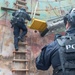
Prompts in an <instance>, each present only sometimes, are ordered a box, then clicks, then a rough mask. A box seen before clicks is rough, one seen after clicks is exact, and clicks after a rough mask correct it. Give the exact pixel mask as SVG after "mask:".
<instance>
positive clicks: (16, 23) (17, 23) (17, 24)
mask: <svg viewBox="0 0 75 75" xmlns="http://www.w3.org/2000/svg"><path fill="white" fill-rule="evenodd" d="M12 16H13V18H12V20H11V25H12V27H13V28H14V45H15V50H16V51H17V50H18V42H19V40H21V41H23V37H24V36H25V35H26V34H27V28H26V25H25V20H28V21H31V18H30V16H29V15H28V13H27V12H26V10H25V9H24V8H21V9H19V10H17V11H15V12H13V13H12ZM20 29H21V30H22V33H21V34H20Z"/></svg>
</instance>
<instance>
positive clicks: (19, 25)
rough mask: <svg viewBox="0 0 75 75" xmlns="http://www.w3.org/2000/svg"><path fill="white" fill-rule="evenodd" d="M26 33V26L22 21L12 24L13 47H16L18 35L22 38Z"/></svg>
mask: <svg viewBox="0 0 75 75" xmlns="http://www.w3.org/2000/svg"><path fill="white" fill-rule="evenodd" d="M20 30H22V33H21V34H20ZM26 34H27V28H26V26H25V25H24V24H23V23H17V24H15V25H14V46H15V48H17V47H18V42H19V40H18V37H19V36H20V37H21V38H23V37H24V36H25V35H26Z"/></svg>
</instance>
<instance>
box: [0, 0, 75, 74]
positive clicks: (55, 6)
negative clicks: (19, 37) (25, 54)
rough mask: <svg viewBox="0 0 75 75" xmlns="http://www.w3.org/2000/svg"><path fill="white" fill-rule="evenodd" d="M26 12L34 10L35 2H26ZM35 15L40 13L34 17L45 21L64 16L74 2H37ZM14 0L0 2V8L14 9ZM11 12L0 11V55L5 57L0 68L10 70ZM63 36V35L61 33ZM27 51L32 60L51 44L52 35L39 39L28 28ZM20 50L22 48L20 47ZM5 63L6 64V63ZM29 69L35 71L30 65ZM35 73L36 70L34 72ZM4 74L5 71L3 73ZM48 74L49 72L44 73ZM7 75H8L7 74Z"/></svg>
mask: <svg viewBox="0 0 75 75" xmlns="http://www.w3.org/2000/svg"><path fill="white" fill-rule="evenodd" d="M26 1H27V6H28V11H30V12H32V11H34V10H35V6H36V2H37V0H26ZM38 1H39V2H38V7H37V11H36V12H37V13H40V16H37V15H35V18H38V19H41V20H45V21H47V20H48V19H52V18H56V17H58V16H62V15H65V13H67V11H68V10H70V8H71V7H74V5H75V0H38ZM15 2H16V0H0V8H1V7H4V6H5V7H10V8H15V6H14V3H15ZM11 14H12V11H4V10H1V9H0V53H2V56H3V57H5V59H4V61H3V60H2V61H0V63H1V64H2V63H3V64H2V65H3V66H2V65H1V66H0V68H6V69H7V68H8V69H10V70H11V67H12V58H11V60H10V61H9V59H8V57H12V56H13V50H14V43H13V40H14V39H13V37H14V36H13V29H11V28H10V22H9V21H10V19H11V17H12V16H11ZM62 34H63V33H62ZM27 35H28V37H27V42H28V46H27V50H31V51H32V53H33V54H32V59H33V60H34V59H35V57H36V56H37V55H38V53H39V51H40V50H41V48H42V47H43V46H44V45H46V44H48V43H50V42H52V40H53V38H54V33H52V34H51V35H46V36H45V37H41V36H40V35H39V32H38V31H37V33H35V31H34V30H31V29H29V28H28V33H27ZM20 49H21V50H22V49H23V48H21V47H20ZM6 61H7V62H6ZM31 68H33V69H35V68H34V67H33V66H32V65H31ZM31 70H32V69H31ZM36 71H37V70H36ZM4 73H6V71H4ZM46 73H48V74H50V71H48V72H46ZM42 74H43V75H46V74H45V73H41V74H40V73H39V74H37V75H42ZM7 75H9V73H8V74H7Z"/></svg>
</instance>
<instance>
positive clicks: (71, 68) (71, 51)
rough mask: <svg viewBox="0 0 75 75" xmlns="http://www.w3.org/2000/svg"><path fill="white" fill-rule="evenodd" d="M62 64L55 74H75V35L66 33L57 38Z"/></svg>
mask: <svg viewBox="0 0 75 75" xmlns="http://www.w3.org/2000/svg"><path fill="white" fill-rule="evenodd" d="M57 41H58V43H59V45H60V46H61V47H60V49H59V56H60V61H61V66H58V67H57V68H56V71H57V72H58V73H57V74H54V75H75V35H66V36H62V37H60V38H58V39H57Z"/></svg>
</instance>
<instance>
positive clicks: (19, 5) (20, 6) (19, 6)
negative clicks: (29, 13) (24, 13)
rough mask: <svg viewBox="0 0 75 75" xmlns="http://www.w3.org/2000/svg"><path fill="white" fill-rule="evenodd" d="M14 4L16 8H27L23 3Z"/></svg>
mask: <svg viewBox="0 0 75 75" xmlns="http://www.w3.org/2000/svg"><path fill="white" fill-rule="evenodd" d="M15 5H16V6H18V8H22V7H24V8H25V9H28V7H27V6H25V5H21V4H15Z"/></svg>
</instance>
